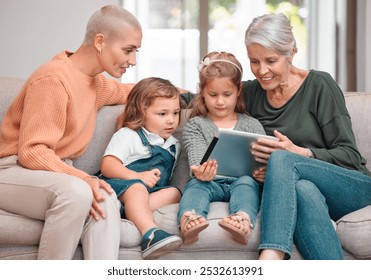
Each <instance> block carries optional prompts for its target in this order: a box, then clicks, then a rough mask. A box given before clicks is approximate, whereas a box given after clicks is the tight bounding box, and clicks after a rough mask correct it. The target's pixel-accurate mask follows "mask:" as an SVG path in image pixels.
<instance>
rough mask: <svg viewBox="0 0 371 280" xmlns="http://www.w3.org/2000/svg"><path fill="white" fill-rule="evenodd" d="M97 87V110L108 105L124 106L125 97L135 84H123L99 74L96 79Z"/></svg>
mask: <svg viewBox="0 0 371 280" xmlns="http://www.w3.org/2000/svg"><path fill="white" fill-rule="evenodd" d="M96 79H97V85H98V98H97V103H98V104H97V105H98V108H101V107H103V106H108V105H118V104H126V101H127V97H128V95H129V93H130V91H131V90H132V89H133V87H134V85H135V84H131V83H128V84H123V83H120V82H119V81H117V80H114V79H108V78H106V77H105V76H104V75H102V74H99V75H97V77H96Z"/></svg>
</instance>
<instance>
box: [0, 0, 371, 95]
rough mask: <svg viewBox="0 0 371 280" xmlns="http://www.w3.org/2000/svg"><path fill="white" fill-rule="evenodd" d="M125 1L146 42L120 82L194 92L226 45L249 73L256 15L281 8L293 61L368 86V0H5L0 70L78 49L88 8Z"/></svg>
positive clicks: (21, 74)
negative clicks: (208, 58)
mask: <svg viewBox="0 0 371 280" xmlns="http://www.w3.org/2000/svg"><path fill="white" fill-rule="evenodd" d="M107 4H116V5H121V6H123V7H125V8H126V9H128V10H129V11H131V12H132V13H133V14H135V15H136V16H137V18H138V19H139V21H140V22H141V24H142V27H143V35H144V37H143V42H142V47H141V49H140V51H139V53H138V57H137V58H138V61H137V66H136V67H134V68H131V69H129V70H128V72H127V73H126V74H125V75H124V76H123V78H122V81H123V82H136V81H138V80H139V79H142V78H144V77H148V76H159V77H163V78H167V79H169V80H171V81H172V82H173V83H174V84H175V85H177V86H179V87H182V88H185V89H189V90H191V91H193V92H196V88H197V82H198V72H197V65H198V63H199V61H200V59H201V57H202V56H204V55H205V54H206V53H207V52H209V51H228V52H232V53H234V54H235V55H236V57H237V58H238V59H239V60H240V62H241V63H242V65H243V68H244V79H252V78H253V76H252V74H251V72H250V69H249V63H248V59H247V53H246V49H245V45H244V35H245V31H246V28H247V27H248V25H249V24H250V22H251V21H252V19H253V18H254V17H256V16H259V15H262V14H264V13H271V12H282V13H284V14H286V15H287V16H288V17H289V19H290V21H291V24H292V26H293V32H294V35H295V38H296V40H297V44H298V54H297V55H296V56H295V58H294V62H293V63H294V64H295V65H296V66H298V67H301V68H305V69H317V70H322V71H327V72H329V73H330V74H331V75H332V76H333V77H334V78H335V79H336V81H337V82H338V83H339V85H340V87H341V88H342V89H343V90H344V91H368V92H371V52H370V51H369V50H370V49H371V1H369V0H326V1H320V0H286V1H280V0H111V1H104V0H63V1H60V0H32V1H26V0H0V34H1V38H2V40H1V44H0V75H1V76H8V77H17V78H22V79H26V78H27V77H28V76H29V75H30V74H31V73H32V72H33V71H34V70H35V69H36V68H37V67H38V66H39V65H40V64H42V63H44V62H46V61H48V60H49V59H51V58H52V57H53V56H54V55H56V54H58V53H59V52H61V51H62V50H70V51H74V50H76V49H77V48H78V47H79V46H80V44H81V42H82V40H83V37H84V33H85V27H86V23H87V20H88V18H89V16H90V15H91V14H92V13H93V12H94V11H95V10H97V9H98V8H100V7H101V6H104V5H107Z"/></svg>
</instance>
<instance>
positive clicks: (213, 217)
mask: <svg viewBox="0 0 371 280" xmlns="http://www.w3.org/2000/svg"><path fill="white" fill-rule="evenodd" d="M22 84H23V81H21V80H18V79H14V78H5V77H0V121H1V120H2V118H3V116H4V113H5V111H6V109H7V107H8V106H9V103H10V102H11V100H12V99H13V98H14V97H15V95H16V94H17V93H18V91H19V90H20V88H21V86H22ZM346 102H347V105H348V109H349V111H350V114H351V116H352V122H353V126H354V127H353V128H354V131H355V134H356V137H357V142H358V145H359V149H360V150H361V152H362V154H363V156H364V157H366V158H367V159H368V160H369V162H371V141H370V139H371V128H370V127H371V126H370V121H369V117H370V116H371V94H365V93H347V94H346ZM122 110H123V106H112V107H105V108H103V109H102V110H101V111H100V113H99V116H98V123H97V128H96V131H95V135H94V137H93V140H92V142H91V145H90V146H89V148H88V150H87V151H86V153H85V154H84V156H82V157H81V158H79V159H78V160H76V161H75V162H74V164H75V166H76V167H77V168H81V169H83V170H85V171H87V172H89V173H91V174H93V173H95V172H96V171H97V170H98V168H99V164H100V159H101V156H102V154H103V152H104V150H105V147H106V145H107V143H108V141H109V139H110V137H111V135H112V134H113V132H114V123H115V118H116V116H117V115H118V114H119V113H120V112H121V111H122ZM183 120H184V118H183ZM181 126H182V125H181ZM181 126H180V127H179V129H178V131H177V132H176V135H175V136H176V137H177V138H178V139H181V138H182V137H181ZM368 167H369V168H370V167H371V165H370V163H369V164H368ZM188 174H189V170H188V164H187V159H186V156H185V153H184V152H182V153H181V157H180V161H179V163H178V165H177V168H176V170H175V174H174V176H173V179H172V184H173V185H176V186H178V187H180V188H182V187H183V186H184V184H185V183H186V181H187V180H188ZM177 210H178V205H176V204H175V205H169V206H166V207H163V208H161V209H158V210H156V211H155V212H154V216H155V220H156V222H157V224H158V225H159V226H160V227H162V228H164V229H165V230H167V231H169V232H173V233H177V232H178V226H177V223H176V214H177ZM227 211H228V208H227V204H226V203H221V202H218V203H212V205H211V211H210V214H209V217H208V219H209V221H210V226H209V227H208V228H207V229H206V230H205V231H203V232H202V233H201V234H200V240H199V242H197V243H195V244H193V245H190V246H183V247H181V249H179V250H178V251H175V252H172V253H169V254H168V255H165V256H163V257H162V258H163V259H257V257H258V253H257V247H258V245H259V242H260V226H259V223H257V226H256V229H255V230H254V232H253V235H252V237H251V238H250V239H249V244H248V245H246V246H242V245H240V244H238V243H235V242H233V241H231V239H230V238H229V236H228V234H227V233H226V231H225V230H222V229H221V228H220V227H219V226H218V221H219V220H220V219H221V218H223V217H225V216H227V214H228V212H227ZM42 228H43V221H39V220H33V219H29V218H26V217H22V216H19V215H14V214H12V213H8V212H6V211H3V210H1V205H0V259H36V258H37V250H38V244H39V240H40V235H41V231H42ZM336 229H337V232H338V235H339V237H340V239H341V242H342V244H343V248H344V255H345V258H346V259H371V206H368V207H366V208H364V209H361V210H359V211H356V212H354V213H351V214H349V215H346V216H345V217H343V218H342V219H340V220H339V221H336ZM65 230H66V231H68V228H66V229H65ZM139 242H140V234H139V232H138V230H137V229H136V227H135V226H134V225H133V224H132V223H131V222H130V221H128V220H122V223H121V248H120V259H140V258H141V254H140V246H139ZM75 258H77V259H81V258H82V252H81V248H80V247H79V248H78V249H77V251H76V254H75ZM292 258H293V259H300V258H301V255H300V253H299V252H298V251H297V249H296V248H295V247H294V250H293V255H292Z"/></svg>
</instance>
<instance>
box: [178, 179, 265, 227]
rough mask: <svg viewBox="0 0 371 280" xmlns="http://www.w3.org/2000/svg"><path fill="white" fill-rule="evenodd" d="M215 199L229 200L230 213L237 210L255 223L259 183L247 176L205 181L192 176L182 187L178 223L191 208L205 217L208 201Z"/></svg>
mask: <svg viewBox="0 0 371 280" xmlns="http://www.w3.org/2000/svg"><path fill="white" fill-rule="evenodd" d="M216 201H224V202H229V213H230V214H234V213H237V212H239V211H243V212H245V213H247V214H249V216H250V221H251V223H252V224H253V225H255V223H256V216H257V214H258V211H259V205H260V193H259V185H258V183H257V182H256V181H255V180H254V179H252V178H251V177H249V176H242V177H239V178H217V179H215V180H213V181H207V182H204V181H200V180H198V179H196V178H193V179H191V180H190V181H189V182H188V183H187V185H186V186H185V188H184V192H183V195H182V198H181V200H180V203H179V212H178V223H180V218H181V217H182V215H183V213H184V212H186V211H192V210H195V212H196V214H198V215H202V216H203V217H204V218H205V219H207V214H208V213H209V208H210V203H211V202H216Z"/></svg>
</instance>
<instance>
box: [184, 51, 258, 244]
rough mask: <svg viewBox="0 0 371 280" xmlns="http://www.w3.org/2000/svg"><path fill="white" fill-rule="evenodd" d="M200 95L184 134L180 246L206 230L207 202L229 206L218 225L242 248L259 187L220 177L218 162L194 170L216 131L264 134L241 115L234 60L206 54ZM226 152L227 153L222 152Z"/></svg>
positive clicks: (238, 70)
mask: <svg viewBox="0 0 371 280" xmlns="http://www.w3.org/2000/svg"><path fill="white" fill-rule="evenodd" d="M199 72H200V73H199V79H200V84H199V94H198V95H197V97H195V99H194V100H193V104H192V108H193V109H192V112H191V116H190V120H189V122H188V123H187V124H186V126H185V127H184V130H183V141H184V147H185V149H186V151H187V153H188V160H189V165H190V168H191V171H192V172H193V174H194V177H195V178H192V179H191V180H190V181H189V182H188V184H187V185H186V187H185V189H184V193H183V196H182V199H181V201H180V205H179V213H178V222H179V224H180V233H181V237H182V239H183V243H184V244H191V243H193V242H195V241H197V240H198V234H199V232H201V231H202V230H204V229H205V228H206V227H207V226H208V221H207V220H206V218H207V214H208V211H209V207H210V202H214V201H229V212H230V216H228V217H226V218H224V219H223V220H221V221H220V222H219V225H220V226H221V227H222V228H224V229H225V230H227V231H228V232H230V234H231V235H232V239H233V240H235V241H237V242H239V243H242V244H247V241H248V236H249V235H250V234H251V232H252V228H253V225H254V224H255V221H256V216H257V212H258V208H259V202H260V199H259V185H258V183H257V182H256V181H255V180H254V179H252V178H251V177H249V176H242V177H239V178H232V177H221V176H216V174H217V168H218V165H217V162H216V161H215V160H208V161H207V162H205V163H203V164H202V165H201V166H200V165H199V163H200V161H201V159H202V156H203V155H204V153H205V151H206V149H207V147H208V146H209V144H210V142H211V140H212V139H213V137H214V135H215V134H216V132H217V130H218V128H228V129H235V130H240V131H248V132H253V133H259V134H265V132H264V129H263V127H262V125H261V124H260V123H259V122H258V121H257V120H256V119H254V118H252V117H250V116H248V115H246V114H245V113H244V112H245V107H244V101H243V98H242V95H241V94H240V91H241V88H242V83H241V78H242V66H241V64H240V63H239V61H238V60H237V59H236V58H235V57H234V55H232V54H230V53H225V52H221V53H218V52H211V53H209V54H208V55H206V56H205V57H204V58H203V60H202V61H201V64H200V65H199ZM226 152H227V151H226Z"/></svg>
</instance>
